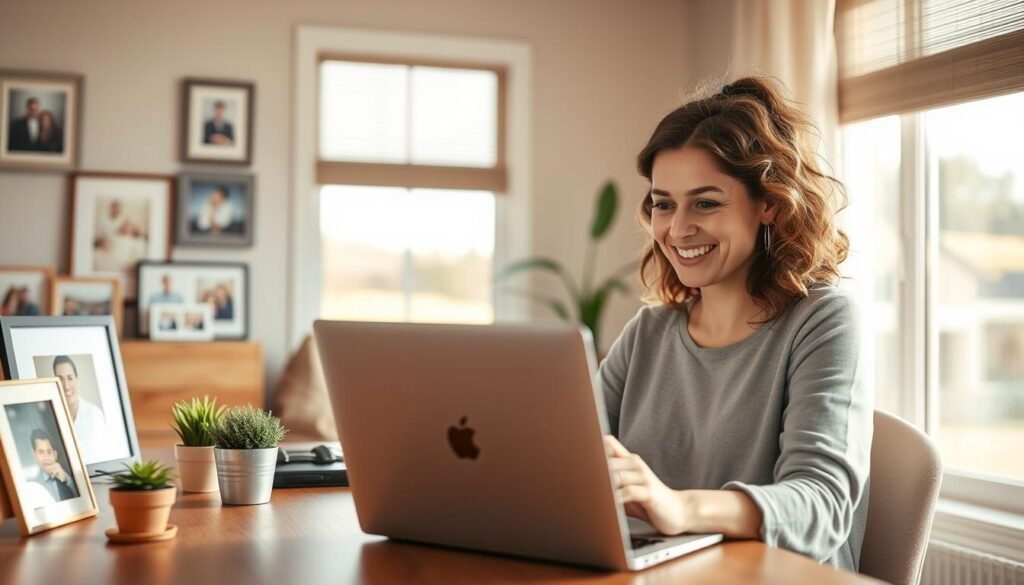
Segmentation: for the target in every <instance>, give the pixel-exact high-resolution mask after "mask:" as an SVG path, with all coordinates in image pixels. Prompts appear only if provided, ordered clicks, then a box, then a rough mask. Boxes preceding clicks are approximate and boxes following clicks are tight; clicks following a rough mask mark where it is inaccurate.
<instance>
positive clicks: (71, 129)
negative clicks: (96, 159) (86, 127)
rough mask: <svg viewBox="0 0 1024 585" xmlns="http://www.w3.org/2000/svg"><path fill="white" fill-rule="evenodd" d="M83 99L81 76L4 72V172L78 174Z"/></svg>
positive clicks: (0, 164)
mask: <svg viewBox="0 0 1024 585" xmlns="http://www.w3.org/2000/svg"><path fill="white" fill-rule="evenodd" d="M81 94H82V76H81V75H72V74H65V73H44V72H27V71H7V70H0V168H20V169H26V170H53V171H66V170H70V169H73V168H75V166H76V165H77V163H78V142H79V136H78V127H79V123H78V120H79V109H80V104H81V99H82V97H81Z"/></svg>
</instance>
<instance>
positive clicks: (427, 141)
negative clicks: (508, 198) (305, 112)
mask: <svg viewBox="0 0 1024 585" xmlns="http://www.w3.org/2000/svg"><path fill="white" fill-rule="evenodd" d="M319 77H320V96H319V109H320V124H319V129H320V134H319V157H318V158H319V161H318V164H317V178H318V180H319V182H320V183H322V184H348V185H370V186H388V187H395V186H398V187H406V188H439V189H468V190H486V191H492V192H496V193H501V192H504V191H506V181H507V179H506V171H505V153H504V149H503V144H504V136H503V135H504V126H505V113H504V102H505V71H504V70H503V69H502V68H500V67H482V66H478V65H462V64H452V63H429V62H384V61H380V60H376V61H375V60H372V59H366V58H358V57H345V56H323V57H321V61H320V75H319Z"/></svg>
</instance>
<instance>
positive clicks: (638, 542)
mask: <svg viewBox="0 0 1024 585" xmlns="http://www.w3.org/2000/svg"><path fill="white" fill-rule="evenodd" d="M659 542H665V541H664V540H663V539H661V538H641V537H639V536H630V537H629V546H630V547H631V548H633V549H634V550H635V549H639V548H644V547H645V546H651V545H652V544H658V543H659Z"/></svg>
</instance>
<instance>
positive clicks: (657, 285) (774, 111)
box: [637, 77, 850, 324]
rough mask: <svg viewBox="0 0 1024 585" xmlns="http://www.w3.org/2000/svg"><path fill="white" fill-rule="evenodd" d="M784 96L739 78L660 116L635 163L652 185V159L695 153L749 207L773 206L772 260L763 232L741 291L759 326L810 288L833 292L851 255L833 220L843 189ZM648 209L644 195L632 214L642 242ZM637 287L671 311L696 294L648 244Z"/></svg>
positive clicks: (804, 119)
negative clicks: (730, 182)
mask: <svg viewBox="0 0 1024 585" xmlns="http://www.w3.org/2000/svg"><path fill="white" fill-rule="evenodd" d="M784 91H785V90H784V88H783V87H782V84H781V83H779V82H777V81H775V80H774V79H772V78H766V77H745V78H743V79H740V80H739V81H736V82H734V83H731V84H729V85H726V86H725V87H723V88H722V90H721V91H720V92H719V93H716V94H714V95H712V96H710V97H706V98H703V99H699V100H696V101H692V102H690V103H688V104H685V105H683V106H681V107H679V108H677V109H676V110H674V111H672V112H671V113H670V114H668V115H667V116H665V118H664V119H662V121H661V122H660V123H659V124H658V127H657V128H656V129H655V130H654V134H653V135H652V136H651V138H650V140H649V141H648V142H647V146H645V147H644V149H643V150H642V151H640V154H639V155H638V156H637V169H638V170H639V172H640V174H641V175H643V176H644V177H646V178H647V179H648V180H651V171H652V169H653V167H654V159H655V157H656V156H657V155H658V153H659V152H661V151H663V150H667V149H677V148H682V147H683V146H694V147H698V148H702V149H704V150H705V151H707V152H708V153H709V154H711V156H712V157H713V158H714V159H715V161H716V162H717V164H718V166H719V168H720V169H721V170H722V172H724V173H726V174H728V175H730V176H732V177H734V178H736V179H737V180H739V181H741V182H742V183H743V184H744V186H746V188H747V191H748V192H749V193H750V196H751V198H752V199H753V200H755V201H761V200H764V199H765V198H767V199H769V200H771V201H773V202H774V203H775V204H776V205H777V206H778V213H777V215H776V216H775V222H774V224H773V227H772V230H771V232H772V233H771V250H770V254H769V253H768V252H769V251H768V250H766V249H765V243H764V227H763V226H762V228H761V229H760V230H759V233H758V238H757V241H758V242H759V243H758V245H757V250H755V252H754V254H755V257H754V259H753V263H752V265H751V268H750V274H749V275H748V277H747V292H748V293H749V294H750V295H751V296H752V297H753V298H754V302H755V303H756V304H757V305H758V307H759V308H760V309H761V313H759V315H760V314H764V315H766V317H765V318H764V319H763V320H760V321H755V322H754V323H757V324H763V323H766V322H768V321H770V320H772V319H774V318H775V317H777V316H778V315H779V314H780V313H781V312H782V311H783V310H784V309H785V308H787V307H788V306H789V305H790V304H792V303H794V302H796V301H797V300H799V299H800V298H802V297H804V296H807V294H808V288H809V287H810V286H811V285H814V284H817V283H828V284H835V283H836V282H837V281H838V279H839V264H840V263H842V262H843V260H845V259H846V256H847V254H848V252H849V249H850V241H849V238H847V237H846V234H845V233H843V232H842V230H840V229H838V227H837V226H836V223H835V217H834V216H835V214H836V213H837V212H838V211H840V210H842V209H843V208H844V207H846V204H847V197H846V189H845V188H844V187H843V184H842V183H840V182H839V180H838V179H836V178H835V177H833V176H832V175H830V174H828V172H826V170H825V169H824V166H827V163H824V165H823V164H821V163H819V157H818V156H817V153H816V150H815V147H816V143H817V141H819V140H820V138H819V134H818V132H817V129H816V128H815V126H814V124H813V122H812V121H811V119H810V117H809V116H807V114H805V113H804V112H803V111H801V110H800V109H799V108H798V107H797V106H796V105H795V104H794V103H793V102H792V101H790V100H789V99H788V98H787V97H785V94H784ZM837 196H838V201H836V199H837ZM651 206H652V199H651V192H650V190H648V192H647V196H646V197H645V198H644V200H643V202H642V203H641V205H640V209H639V210H638V214H637V216H638V219H639V220H640V222H641V224H642V225H643V226H644V227H645V229H647V231H648V233H651ZM649 273H651V274H649ZM648 277H651V278H650V280H648ZM640 279H641V281H642V282H643V284H644V286H645V287H647V293H648V294H647V298H648V299H651V297H652V296H653V299H655V300H658V301H661V302H662V303H665V304H668V305H672V306H673V307H675V308H682V307H683V304H684V303H685V302H686V301H687V300H688V299H689V298H690V297H693V296H696V295H697V294H698V292H697V291H695V290H693V289H691V288H689V287H688V286H686V285H685V284H684V283H682V282H680V280H679V278H678V276H677V275H676V272H675V270H674V269H673V267H672V264H671V263H670V262H669V260H668V258H666V257H665V255H664V254H663V253H662V251H661V249H660V248H659V247H658V245H657V243H656V242H654V241H653V240H650V241H649V242H648V243H647V245H646V246H645V247H644V252H643V260H642V261H641V263H640ZM752 324H753V323H752Z"/></svg>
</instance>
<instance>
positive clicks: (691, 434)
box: [599, 285, 874, 572]
mask: <svg viewBox="0 0 1024 585" xmlns="http://www.w3.org/2000/svg"><path fill="white" fill-rule="evenodd" d="M688 306H689V305H688ZM686 323H687V312H686V311H684V310H679V309H673V308H671V307H668V306H664V305H659V306H647V307H644V308H642V309H640V311H639V312H638V313H637V314H636V315H635V316H634V317H633V318H632V319H631V320H630V321H629V323H627V324H626V326H625V328H624V329H623V331H622V334H621V335H619V337H618V339H616V340H615V342H614V343H613V344H612V347H611V349H610V351H609V353H608V357H607V358H606V359H605V360H604V362H603V363H602V364H601V368H600V373H599V378H600V380H601V384H602V391H603V394H604V400H605V407H606V408H607V411H608V422H609V426H610V429H611V432H612V433H613V434H614V435H615V436H616V437H618V438H619V440H620V441H622V443H623V445H625V447H626V448H627V449H629V450H630V451H632V452H634V453H636V454H638V455H640V456H641V457H642V458H643V459H644V461H646V462H647V464H648V465H649V466H650V468H651V470H652V471H653V472H654V473H655V474H656V475H657V476H658V477H659V478H660V479H661V480H662V481H663V482H665V484H666V485H668V486H669V487H671V488H673V489H735V490H742V491H744V492H746V493H747V494H748V495H749V496H750V497H751V498H752V499H753V500H754V502H755V503H756V504H757V505H758V507H759V508H760V509H761V512H762V514H763V517H764V522H763V524H762V527H761V539H762V540H764V542H765V543H767V544H768V545H769V546H775V547H781V548H785V549H788V550H792V551H795V552H799V553H802V554H805V555H807V556H809V557H811V558H813V559H815V560H817V561H821V562H824V563H827V564H830V565H833V566H836V567H839V568H842V569H846V570H848V571H854V572H855V571H856V570H857V566H858V562H859V560H860V549H861V542H862V540H863V537H864V524H865V521H866V518H867V507H868V473H869V458H870V453H871V436H872V417H873V409H874V395H873V392H872V391H871V389H870V388H867V387H866V385H865V384H863V383H862V375H861V374H862V372H861V369H862V368H864V363H862V361H861V360H860V359H859V351H858V348H859V327H858V316H857V314H856V306H855V303H854V301H853V298H852V296H851V295H850V293H848V292H846V291H844V290H842V289H839V288H837V287H832V286H826V285H818V286H815V287H813V288H812V289H811V291H810V295H809V296H808V297H807V298H804V299H801V300H800V301H799V302H798V303H796V304H795V305H793V306H791V307H790V308H789V309H787V310H786V311H784V312H783V313H782V314H781V315H780V316H779V317H778V318H777V319H776V320H774V321H772V322H770V323H769V324H767V325H764V326H762V327H760V328H759V329H758V330H757V331H755V332H754V333H753V334H751V335H750V336H749V337H747V338H746V339H744V340H742V341H740V342H738V343H735V344H733V345H730V346H728V347H723V348H718V349H708V348H702V347H700V346H698V345H697V344H696V343H695V342H694V341H693V338H691V337H690V334H689V332H688V331H687V328H686Z"/></svg>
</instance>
